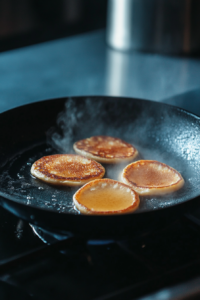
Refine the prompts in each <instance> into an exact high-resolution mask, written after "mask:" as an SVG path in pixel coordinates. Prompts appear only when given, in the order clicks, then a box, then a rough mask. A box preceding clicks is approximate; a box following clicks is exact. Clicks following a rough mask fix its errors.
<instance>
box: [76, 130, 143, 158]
mask: <svg viewBox="0 0 200 300" xmlns="http://www.w3.org/2000/svg"><path fill="white" fill-rule="evenodd" d="M74 150H75V152H76V153H78V154H80V155H84V156H86V157H89V158H91V159H94V160H96V161H98V162H101V163H109V164H112V163H119V162H128V161H129V162H130V161H132V160H133V159H134V158H135V157H136V156H137V154H138V151H137V149H135V148H134V147H133V146H132V145H131V144H128V143H126V142H125V141H123V140H121V139H118V138H114V137H110V136H104V135H99V136H93V137H91V138H88V139H84V140H80V141H78V142H76V143H75V144H74Z"/></svg>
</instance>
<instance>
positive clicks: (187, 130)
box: [48, 97, 200, 210]
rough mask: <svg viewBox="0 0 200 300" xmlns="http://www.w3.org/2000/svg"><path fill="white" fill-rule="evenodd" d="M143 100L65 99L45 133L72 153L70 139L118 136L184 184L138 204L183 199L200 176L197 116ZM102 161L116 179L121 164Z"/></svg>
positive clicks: (147, 205) (195, 189)
mask: <svg viewBox="0 0 200 300" xmlns="http://www.w3.org/2000/svg"><path fill="white" fill-rule="evenodd" d="M146 103H147V102H145V101H141V102H140V101H136V102H135V101H132V100H131V99H130V100H127V99H126V100H124V101H123V100H121V101H115V98H113V99H112V98H110V99H109V101H106V99H103V98H102V99H101V98H100V97H92V98H87V99H81V101H77V100H76V99H69V100H68V101H67V102H66V104H65V110H64V111H63V112H61V113H60V115H59V116H58V119H57V128H53V129H51V130H50V131H49V134H48V141H49V143H50V144H51V145H52V146H53V147H54V148H55V149H56V151H58V152H61V153H72V152H73V143H74V142H76V141H77V140H79V139H84V138H87V137H90V136H94V135H110V136H113V137H118V138H121V139H123V140H125V141H127V142H128V143H131V144H133V145H134V146H135V147H136V148H137V149H138V151H139V153H140V156H139V157H138V159H140V158H143V159H152V160H158V161H160V162H163V163H166V164H168V165H169V166H171V167H173V168H175V169H176V170H177V171H179V172H180V173H181V174H182V176H183V178H184V179H185V186H184V188H182V189H181V190H180V191H178V192H176V193H173V194H169V195H166V196H164V197H162V198H161V197H153V198H148V199H147V198H145V199H142V201H141V206H140V210H146V209H156V208H159V207H166V206H171V205H174V204H177V203H179V202H182V201H185V200H186V199H187V198H188V193H191V197H192V196H194V197H195V196H196V195H197V194H198V193H199V191H198V189H199V188H198V185H199V181H200V171H199V170H200V151H199V150H200V147H199V145H200V134H199V126H198V124H197V123H198V122H199V121H198V119H197V120H195V118H194V117H193V116H190V114H187V113H182V112H181V110H178V111H177V110H176V109H174V108H173V107H169V106H168V107H167V106H164V105H163V108H166V110H164V109H163V110H161V109H158V110H156V105H155V103H151V102H149V105H145V104H146ZM158 105H160V104H158ZM182 114H185V117H184V118H183V115H182ZM191 119H192V122H191ZM197 156H199V160H197V159H196V158H197ZM105 167H106V172H107V173H106V175H105V177H109V178H113V179H116V180H119V174H120V172H121V171H122V169H123V167H124V165H110V166H105Z"/></svg>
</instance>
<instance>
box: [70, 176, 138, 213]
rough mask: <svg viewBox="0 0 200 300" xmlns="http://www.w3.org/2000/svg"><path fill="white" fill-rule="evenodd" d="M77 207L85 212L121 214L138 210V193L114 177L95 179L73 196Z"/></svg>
mask: <svg viewBox="0 0 200 300" xmlns="http://www.w3.org/2000/svg"><path fill="white" fill-rule="evenodd" d="M73 201H74V204H75V206H76V208H77V209H78V210H79V211H80V212H81V213H83V214H119V213H129V212H133V211H134V210H136V209H137V208H138V206H139V204H140V199H139V196H138V194H137V193H136V192H135V191H134V190H133V189H132V188H131V187H130V186H127V185H125V184H123V183H121V182H119V181H116V180H112V179H107V178H106V179H97V180H93V181H91V182H89V183H87V184H85V185H84V186H83V187H81V188H80V189H79V190H78V191H77V192H76V193H75V194H74V196H73Z"/></svg>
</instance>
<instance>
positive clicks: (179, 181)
mask: <svg viewBox="0 0 200 300" xmlns="http://www.w3.org/2000/svg"><path fill="white" fill-rule="evenodd" d="M122 181H123V182H124V183H125V184H128V185H130V186H131V187H132V188H133V189H134V190H135V191H136V192H137V193H138V194H139V195H163V194H166V193H171V192H174V191H177V190H178V189H180V188H181V187H182V186H183V185H184V179H183V178H182V176H181V174H180V173H179V172H178V171H176V170H175V169H173V168H171V167H169V166H168V165H166V164H163V163H161V162H158V161H155V160H139V161H136V162H134V163H132V164H130V165H128V166H127V167H126V168H124V170H123V172H122Z"/></svg>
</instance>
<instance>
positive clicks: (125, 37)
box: [106, 0, 200, 54]
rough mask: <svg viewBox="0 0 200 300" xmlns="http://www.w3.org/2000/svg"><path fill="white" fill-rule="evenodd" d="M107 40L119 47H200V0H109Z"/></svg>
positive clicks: (194, 49) (158, 49)
mask: <svg viewBox="0 0 200 300" xmlns="http://www.w3.org/2000/svg"><path fill="white" fill-rule="evenodd" d="M106 39H107V43H108V44H109V45H110V46H111V47H113V48H115V49H119V50H130V49H135V50H142V51H154V52H161V53H172V54H180V53H183V54H190V53H195V52H198V51H199V50H200V0H109V2H108V13H107V33H106Z"/></svg>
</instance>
